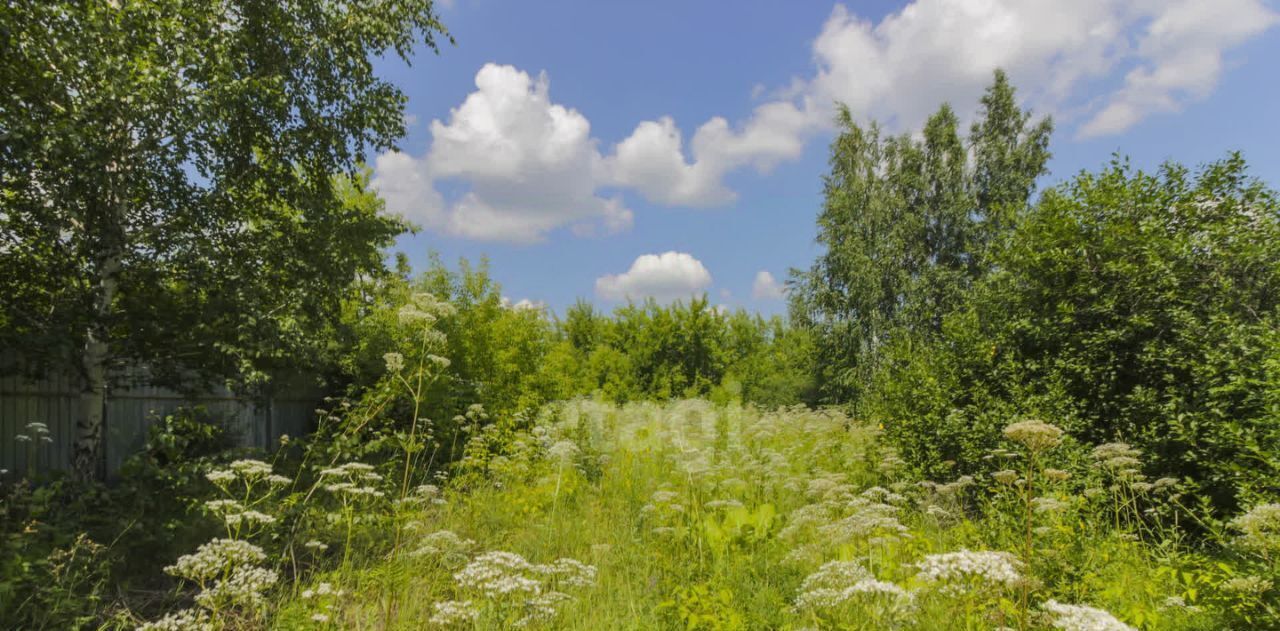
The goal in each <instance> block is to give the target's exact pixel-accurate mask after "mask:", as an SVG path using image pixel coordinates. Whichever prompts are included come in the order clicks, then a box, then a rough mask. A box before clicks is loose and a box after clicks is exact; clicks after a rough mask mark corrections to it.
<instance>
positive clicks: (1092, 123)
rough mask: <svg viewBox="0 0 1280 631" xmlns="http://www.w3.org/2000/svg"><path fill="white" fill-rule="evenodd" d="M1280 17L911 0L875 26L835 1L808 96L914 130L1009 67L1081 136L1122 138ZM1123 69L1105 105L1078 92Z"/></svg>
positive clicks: (1155, 0)
mask: <svg viewBox="0 0 1280 631" xmlns="http://www.w3.org/2000/svg"><path fill="white" fill-rule="evenodd" d="M1276 19H1277V16H1276V14H1275V13H1274V12H1272V11H1271V10H1269V9H1268V8H1267V7H1266V6H1265V4H1263V2H1262V0H1174V1H1169V0H1137V1H1132V0H1075V1H1073V2H1061V1H1060V0H916V1H915V2H912V3H911V4H909V5H907V6H906V7H904V8H903V9H902V10H900V11H898V12H897V13H893V14H891V15H889V16H886V17H885V18H884V19H883V20H881V21H880V22H879V23H874V24H873V23H871V22H870V21H868V20H864V19H862V18H860V17H858V16H857V15H855V14H853V13H851V12H849V11H848V10H847V9H846V8H844V7H843V6H837V7H836V8H835V10H833V11H832V13H831V16H830V17H829V18H828V20H827V22H826V24H825V25H824V26H823V29H822V33H821V34H820V35H819V36H818V38H817V40H815V41H814V45H813V50H814V60H815V62H816V63H817V66H818V72H817V75H816V76H815V77H814V79H813V80H812V82H811V84H810V86H809V89H810V91H811V92H812V94H813V95H814V98H816V99H819V100H825V101H831V100H839V101H842V102H845V103H847V104H848V105H849V107H850V109H851V110H852V111H853V112H854V114H855V115H858V116H860V117H868V118H876V119H881V120H887V121H889V122H890V123H891V124H893V126H894V127H896V128H900V129H902V128H914V127H917V126H919V125H920V123H921V122H922V121H923V120H924V118H925V117H927V116H928V115H929V113H931V112H932V110H933V109H934V108H936V107H937V104H938V103H940V102H942V101H949V102H951V103H952V105H953V106H955V107H956V108H957V109H958V111H960V112H961V114H962V115H967V114H969V113H971V112H972V110H973V108H974V104H975V103H976V101H977V97H978V96H979V95H980V94H981V92H982V89H983V88H984V87H985V86H986V85H987V84H988V83H989V82H990V80H991V72H992V70H994V69H995V68H1004V69H1005V70H1006V71H1008V72H1009V74H1010V76H1011V78H1012V80H1013V82H1014V85H1016V86H1018V87H1020V88H1021V89H1022V90H1023V94H1024V96H1025V97H1026V98H1027V100H1028V102H1029V103H1031V104H1032V105H1034V106H1037V107H1038V108H1039V109H1042V110H1047V111H1051V112H1058V113H1060V114H1061V113H1077V114H1082V115H1084V116H1087V117H1089V120H1088V121H1086V122H1085V123H1084V124H1083V126H1082V127H1081V128H1080V129H1079V133H1080V134H1082V135H1102V134H1111V133H1119V132H1122V131H1124V130H1126V129H1128V128H1129V127H1130V126H1132V125H1133V124H1136V123H1137V122H1138V121H1140V120H1141V119H1143V118H1145V117H1146V116H1148V115H1150V114H1153V113H1157V112H1161V111H1170V110H1176V109H1177V108H1178V107H1181V106H1182V105H1183V104H1185V103H1186V102H1189V101H1191V100H1194V99H1197V98H1203V97H1204V96H1206V95H1207V94H1208V93H1209V92H1210V91H1211V90H1212V88H1213V86H1214V85H1215V84H1216V82H1217V79H1218V77H1219V75H1220V74H1221V72H1222V63H1221V58H1222V55H1223V54H1224V52H1225V51H1227V50H1229V49H1230V48H1232V47H1234V46H1237V45H1239V44H1241V43H1243V42H1245V41H1247V40H1248V39H1250V38H1253V37H1255V36H1257V35H1259V34H1260V33H1262V32H1263V31H1265V30H1267V29H1268V28H1270V27H1271V26H1273V25H1275V23H1276ZM1126 73H1127V78H1126V79H1125V85H1124V86H1123V87H1121V88H1120V89H1118V90H1115V91H1113V92H1111V93H1108V92H1107V91H1105V90H1104V91H1103V92H1102V95H1103V96H1102V99H1100V100H1099V99H1091V98H1088V97H1087V96H1086V95H1085V93H1093V94H1094V95H1095V96H1096V95H1097V93H1098V90H1099V89H1100V85H1099V84H1103V83H1105V82H1106V80H1108V79H1111V80H1114V79H1116V78H1118V77H1119V76H1120V75H1124V74H1126ZM1099 101H1101V103H1106V105H1105V106H1102V105H1101V103H1100V102H1099ZM1100 106H1101V108H1102V109H1100V110H1099V107H1100Z"/></svg>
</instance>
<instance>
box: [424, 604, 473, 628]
mask: <svg viewBox="0 0 1280 631" xmlns="http://www.w3.org/2000/svg"><path fill="white" fill-rule="evenodd" d="M433 607H434V608H435V610H436V612H435V614H434V615H432V616H431V619H430V620H429V622H430V623H431V624H433V625H438V626H442V627H447V626H451V625H456V624H462V623H466V622H475V621H476V620H477V619H479V618H480V611H479V610H478V609H477V608H476V606H475V605H474V604H473V603H472V602H471V601H470V600H445V601H441V602H438V603H436V604H435V605H433Z"/></svg>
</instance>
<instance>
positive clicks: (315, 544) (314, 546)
mask: <svg viewBox="0 0 1280 631" xmlns="http://www.w3.org/2000/svg"><path fill="white" fill-rule="evenodd" d="M302 545H303V547H306V548H310V549H311V550H315V551H316V552H324V551H325V550H328V549H329V544H327V543H322V542H320V541H316V540H315V539H312V540H311V541H308V542H306V543H304V544H302Z"/></svg>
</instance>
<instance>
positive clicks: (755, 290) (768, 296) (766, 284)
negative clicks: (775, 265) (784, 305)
mask: <svg viewBox="0 0 1280 631" xmlns="http://www.w3.org/2000/svg"><path fill="white" fill-rule="evenodd" d="M784 294H785V288H784V287H783V286H782V283H779V282H778V281H777V280H775V279H774V278H773V274H770V273H769V272H768V271H765V270H760V271H758V272H756V280H755V282H753V283H751V297H752V298H755V299H756V300H781V299H782V297H783V296H784Z"/></svg>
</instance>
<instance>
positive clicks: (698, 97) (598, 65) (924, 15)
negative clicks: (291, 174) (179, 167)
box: [375, 0, 1280, 313]
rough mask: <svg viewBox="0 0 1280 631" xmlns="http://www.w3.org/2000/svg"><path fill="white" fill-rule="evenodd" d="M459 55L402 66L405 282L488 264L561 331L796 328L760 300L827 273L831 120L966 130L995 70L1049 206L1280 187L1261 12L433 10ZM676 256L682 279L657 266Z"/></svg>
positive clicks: (389, 194) (693, 7)
mask: <svg viewBox="0 0 1280 631" xmlns="http://www.w3.org/2000/svg"><path fill="white" fill-rule="evenodd" d="M441 13H442V16H443V19H444V21H445V23H446V24H447V25H448V27H449V28H450V30H451V32H452V33H453V35H454V37H455V38H456V39H457V45H456V46H449V45H445V46H443V47H442V48H441V51H440V54H439V55H432V54H430V53H429V52H427V51H422V52H420V53H419V54H418V55H416V56H415V58H414V60H413V64H412V66H406V65H404V64H403V63H401V62H399V61H398V60H384V61H381V62H379V70H380V72H381V74H382V75H383V76H384V77H387V78H388V79H390V80H392V81H394V82H395V83H396V84H398V85H400V86H401V87H402V88H403V89H404V90H405V91H406V93H407V94H408V96H409V104H408V108H407V111H408V114H409V116H410V121H411V124H410V127H409V135H408V136H407V137H406V138H405V139H404V140H403V141H402V143H401V147H400V148H401V150H402V152H403V153H397V154H386V155H382V156H378V158H377V159H376V161H375V186H376V187H378V189H379V190H380V191H381V192H382V194H383V196H384V198H386V199H387V201H388V207H389V208H390V209H391V210H392V211H395V212H400V213H403V214H405V215H406V216H408V217H410V218H411V219H412V220H414V221H415V222H416V223H418V224H420V225H422V226H423V230H422V231H421V232H419V233H418V234H416V235H413V236H407V237H404V238H402V239H401V241H400V242H399V244H398V249H400V250H402V251H404V252H407V253H408V254H409V255H410V258H411V260H412V261H413V263H414V265H415V267H418V268H420V267H421V266H422V265H424V264H425V261H426V257H427V253H428V252H429V251H432V250H434V251H437V252H439V253H440V254H441V255H442V256H443V257H444V258H445V260H446V261H450V262H452V261H454V260H456V259H457V258H458V257H467V258H470V259H473V260H475V259H478V258H480V257H481V256H487V257H488V258H489V259H490V261H491V265H492V271H493V274H494V276H495V277H496V278H497V279H498V280H499V282H501V284H502V285H503V288H504V294H506V295H507V296H509V297H510V298H511V299H512V300H513V301H518V300H522V299H528V300H531V301H538V302H543V303H545V304H547V305H549V306H550V307H551V308H552V309H554V310H555V311H557V312H562V311H563V308H564V307H565V306H567V305H568V304H570V303H572V302H573V301H574V300H576V299H577V298H580V297H581V298H586V299H589V300H591V301H593V302H595V303H597V304H600V305H602V306H606V307H608V306H611V305H614V304H617V303H618V302H620V301H624V300H626V298H627V297H632V298H641V297H643V296H647V295H652V296H655V297H658V298H659V299H664V300H669V299H673V298H674V297H677V296H682V295H688V294H689V293H691V292H694V293H700V292H702V291H706V292H707V293H708V294H709V295H710V296H711V298H712V300H713V301H714V302H716V303H718V304H724V305H727V306H729V307H745V308H748V309H752V310H758V311H760V312H763V313H780V312H783V311H784V310H785V304H784V302H783V300H781V299H780V297H779V296H778V295H777V293H776V291H771V290H770V289H771V288H770V287H769V286H768V285H769V284H768V283H759V286H757V285H758V283H757V281H758V280H759V279H758V276H759V275H760V272H762V271H765V272H769V273H770V274H771V275H772V276H773V278H774V280H775V281H777V282H781V281H783V280H784V279H785V277H786V273H787V270H788V268H791V267H804V266H807V265H808V264H809V263H810V262H811V261H812V260H813V258H814V256H815V255H816V254H817V249H816V247H815V246H814V244H813V237H814V234H815V229H814V217H815V214H816V213H817V211H818V209H819V206H820V204H821V176H822V174H823V173H824V172H825V171H826V156H827V145H828V143H829V142H830V140H831V137H832V131H831V128H830V124H829V121H830V106H831V103H832V102H834V101H836V100H839V101H842V102H847V103H849V104H850V106H851V107H852V108H853V110H854V113H855V115H857V116H858V117H859V118H860V119H862V120H870V119H872V118H874V119H876V120H880V121H885V122H886V123H887V124H888V125H889V126H890V127H891V128H893V129H895V130H897V131H907V130H910V129H913V128H915V127H916V126H918V123H919V120H920V119H921V118H922V117H923V116H924V115H926V114H927V113H928V112H929V111H931V110H933V109H934V108H936V106H937V105H938V104H939V103H940V102H941V101H943V100H947V101H950V102H952V104H953V105H954V106H956V107H957V109H958V110H959V111H960V113H961V115H962V116H965V115H968V113H969V112H971V111H972V109H973V107H974V105H975V104H976V99H977V96H978V95H979V94H980V92H981V89H982V87H983V86H984V85H985V84H986V83H987V82H988V81H989V77H990V73H991V71H992V70H993V69H994V67H996V66H1000V67H1004V68H1006V69H1007V70H1008V71H1009V72H1010V74H1011V76H1012V77H1013V79H1014V82H1015V85H1016V86H1017V87H1018V88H1019V91H1020V96H1022V97H1023V98H1024V102H1025V104H1026V105H1027V106H1029V107H1032V108H1034V109H1036V111H1038V112H1046V113H1051V114H1053V115H1054V118H1055V121H1056V123H1057V132H1056V135H1055V138H1054V144H1053V147H1052V149H1053V152H1054V159H1053V162H1052V163H1051V169H1052V173H1051V175H1050V176H1049V177H1047V178H1045V180H1044V181H1043V182H1044V183H1045V184H1052V183H1054V182H1058V181H1061V180H1062V179H1064V178H1066V177H1069V176H1070V175H1071V174H1073V173H1075V172H1077V171H1079V170H1081V169H1093V168H1097V167H1098V166H1100V165H1102V164H1104V163H1105V162H1106V161H1107V160H1108V159H1109V158H1110V156H1111V154H1112V153H1114V152H1120V153H1123V154H1126V155H1128V156H1130V157H1131V158H1132V160H1133V162H1134V163H1135V164H1136V165H1138V166H1140V167H1152V166H1154V165H1156V164H1158V163H1160V162H1161V161H1164V160H1168V159H1175V160H1178V161H1181V162H1183V163H1187V164H1199V163H1203V162H1205V161H1207V160H1212V159H1215V158H1218V157H1221V156H1223V155H1225V153H1226V152H1227V151H1230V150H1240V151H1243V152H1244V154H1245V156H1246V158H1247V159H1248V160H1249V161H1250V162H1251V164H1252V165H1253V170H1254V173H1255V174H1256V175H1257V176H1259V177H1261V178H1262V179H1264V180H1265V181H1267V182H1269V183H1271V184H1272V185H1273V186H1280V146H1278V145H1280V143H1277V142H1276V139H1277V138H1280V123H1278V122H1277V117H1276V116H1275V114H1274V111H1275V109H1276V105H1277V104H1280V80H1278V79H1280V73H1278V72H1277V70H1276V69H1275V64H1274V61H1275V60H1278V59H1280V28H1276V26H1277V24H1280V22H1278V21H1277V8H1276V7H1275V6H1274V3H1270V2H1267V1H1266V0H1133V1H1128V2H1120V1H1118V0H1078V1H1076V2H1060V1H1056V0H1055V1H1041V0H916V1H915V2H912V3H901V2H878V1H862V2H857V3H850V4H847V5H841V4H831V3H823V2H807V1H806V2H790V3H779V2H764V1H754V0H748V1H738V2H732V3H730V2H675V1H671V2H668V1H665V0H662V1H660V0H653V1H650V2H645V3H622V2H587V1H582V0H580V1H577V2H568V1H561V0H553V1H546V2H537V3H533V2H510V1H508V2H500V1H498V0H454V1H453V2H452V3H450V4H449V5H448V6H442V9H441ZM664 253H671V254H664Z"/></svg>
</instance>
